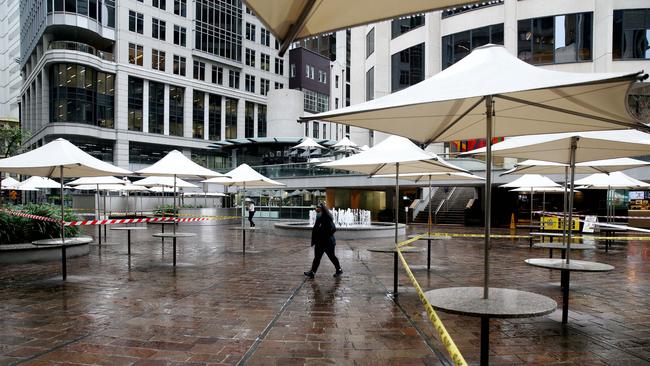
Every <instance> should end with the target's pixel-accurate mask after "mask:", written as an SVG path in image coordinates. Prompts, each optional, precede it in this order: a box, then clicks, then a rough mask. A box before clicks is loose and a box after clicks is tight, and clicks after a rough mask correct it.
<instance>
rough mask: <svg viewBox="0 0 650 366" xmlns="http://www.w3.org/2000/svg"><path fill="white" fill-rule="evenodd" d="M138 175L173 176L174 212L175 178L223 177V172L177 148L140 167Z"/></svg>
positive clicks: (174, 226)
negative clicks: (192, 158)
mask: <svg viewBox="0 0 650 366" xmlns="http://www.w3.org/2000/svg"><path fill="white" fill-rule="evenodd" d="M135 173H136V174H138V175H142V176H148V177H152V176H153V177H166V176H173V178H174V179H173V180H172V181H173V183H174V185H173V187H174V213H176V183H177V181H176V178H177V177H178V178H197V177H198V178H203V179H206V178H210V177H223V174H221V173H217V172H214V171H212V170H210V169H207V168H204V167H202V166H200V165H199V164H197V163H195V162H193V161H192V160H190V159H189V158H187V157H186V156H185V155H183V153H181V152H180V151H178V150H172V151H170V152H169V153H168V154H167V155H165V156H164V157H163V158H162V159H160V160H158V161H157V162H156V163H154V164H153V165H151V166H149V167H146V168H144V169H140V170H138V171H136V172H135ZM173 228H174V233H175V232H176V225H173Z"/></svg>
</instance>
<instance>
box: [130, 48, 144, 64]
mask: <svg viewBox="0 0 650 366" xmlns="http://www.w3.org/2000/svg"><path fill="white" fill-rule="evenodd" d="M143 52H144V48H143V47H142V46H141V45H139V44H133V43H129V63H130V64H133V65H138V66H142V53H143Z"/></svg>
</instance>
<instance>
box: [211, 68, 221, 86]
mask: <svg viewBox="0 0 650 366" xmlns="http://www.w3.org/2000/svg"><path fill="white" fill-rule="evenodd" d="M212 83H213V84H219V85H223V67H220V66H216V65H212Z"/></svg>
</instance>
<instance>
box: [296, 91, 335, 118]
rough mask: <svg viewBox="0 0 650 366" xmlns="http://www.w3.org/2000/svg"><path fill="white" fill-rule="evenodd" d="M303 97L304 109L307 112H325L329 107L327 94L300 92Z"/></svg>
mask: <svg viewBox="0 0 650 366" xmlns="http://www.w3.org/2000/svg"><path fill="white" fill-rule="evenodd" d="M302 92H303V93H304V95H305V100H304V106H303V107H304V109H305V110H306V111H308V112H312V113H316V112H327V111H328V110H329V105H330V97H329V95H327V94H323V93H319V92H315V91H312V90H309V89H304V90H303V91H302Z"/></svg>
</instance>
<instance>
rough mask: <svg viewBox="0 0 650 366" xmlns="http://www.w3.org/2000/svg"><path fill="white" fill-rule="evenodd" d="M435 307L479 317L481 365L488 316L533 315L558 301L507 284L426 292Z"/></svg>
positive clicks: (485, 351) (486, 358) (485, 352)
mask: <svg viewBox="0 0 650 366" xmlns="http://www.w3.org/2000/svg"><path fill="white" fill-rule="evenodd" d="M424 295H425V297H426V298H427V300H429V303H431V306H433V308H434V309H437V310H440V311H444V312H446V313H451V314H458V315H466V316H473V317H479V318H481V365H487V364H488V362H489V347H490V318H501V319H506V318H532V317H536V316H542V315H546V314H550V313H552V312H553V311H554V310H555V309H556V308H557V303H556V302H555V301H554V300H553V299H551V298H549V297H546V296H543V295H538V294H535V293H532V292H527V291H519V290H513V289H506V288H492V287H491V288H489V289H488V298H487V299H484V298H483V287H448V288H440V289H437V290H431V291H427V292H425V294H424Z"/></svg>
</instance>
